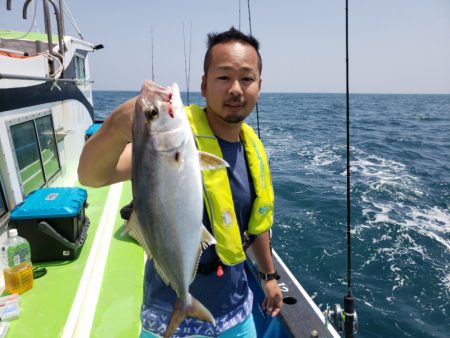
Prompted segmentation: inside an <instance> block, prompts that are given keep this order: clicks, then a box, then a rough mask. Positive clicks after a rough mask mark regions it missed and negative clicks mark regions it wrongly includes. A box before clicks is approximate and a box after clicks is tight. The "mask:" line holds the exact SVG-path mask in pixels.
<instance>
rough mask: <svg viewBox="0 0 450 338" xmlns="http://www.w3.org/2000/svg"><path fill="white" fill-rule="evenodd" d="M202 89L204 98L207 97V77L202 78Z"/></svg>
mask: <svg viewBox="0 0 450 338" xmlns="http://www.w3.org/2000/svg"><path fill="white" fill-rule="evenodd" d="M200 88H201V90H202V96H203V97H205V95H206V75H203V76H202V84H201V86H200Z"/></svg>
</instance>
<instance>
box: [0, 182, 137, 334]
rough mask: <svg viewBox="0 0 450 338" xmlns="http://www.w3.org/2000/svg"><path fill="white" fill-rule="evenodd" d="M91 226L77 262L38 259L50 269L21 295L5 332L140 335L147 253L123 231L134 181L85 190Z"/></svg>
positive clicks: (36, 264)
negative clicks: (124, 212) (122, 214)
mask: <svg viewBox="0 0 450 338" xmlns="http://www.w3.org/2000/svg"><path fill="white" fill-rule="evenodd" d="M87 190H88V203H89V207H88V208H87V209H86V214H87V216H88V217H89V219H90V227H89V230H88V235H87V237H86V241H85V243H84V246H83V248H82V250H81V253H80V255H79V256H78V258H77V259H75V260H73V261H64V262H51V263H49V262H45V263H35V264H33V266H34V267H36V266H42V267H45V268H46V269H47V274H46V275H44V276H43V277H41V278H38V279H36V280H35V281H34V286H33V288H32V289H31V290H29V291H27V292H25V293H23V294H22V295H20V317H19V318H18V319H16V320H13V321H11V322H10V328H9V331H8V334H7V337H14V338H21V337H23V338H29V337H36V338H40V337H49V338H55V337H137V336H138V333H139V327H140V323H139V309H140V305H141V300H142V284H143V283H142V281H143V274H144V253H143V250H142V248H141V247H140V246H138V245H137V244H136V243H135V242H134V241H132V240H131V239H129V238H128V237H126V236H125V237H122V236H121V230H122V227H123V220H122V219H121V218H120V214H119V211H120V208H121V207H122V206H123V205H125V204H127V203H129V202H130V200H131V185H130V184H129V183H123V184H116V185H114V186H111V187H106V188H100V189H87Z"/></svg>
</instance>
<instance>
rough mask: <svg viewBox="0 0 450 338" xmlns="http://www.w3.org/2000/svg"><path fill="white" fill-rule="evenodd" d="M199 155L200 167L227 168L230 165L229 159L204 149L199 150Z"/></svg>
mask: <svg viewBox="0 0 450 338" xmlns="http://www.w3.org/2000/svg"><path fill="white" fill-rule="evenodd" d="M198 157H199V159H200V168H201V169H202V170H207V169H218V168H227V167H229V166H230V165H229V164H228V163H227V161H225V160H223V159H221V158H220V157H218V156H216V155H213V154H211V153H207V152H204V151H199V152H198Z"/></svg>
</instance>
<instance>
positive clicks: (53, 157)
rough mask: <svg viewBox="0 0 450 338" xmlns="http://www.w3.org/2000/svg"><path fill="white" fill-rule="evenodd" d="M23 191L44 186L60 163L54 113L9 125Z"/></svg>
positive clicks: (25, 193)
mask: <svg viewBox="0 0 450 338" xmlns="http://www.w3.org/2000/svg"><path fill="white" fill-rule="evenodd" d="M9 128H10V133H11V138H12V142H13V144H14V152H15V155H16V156H15V157H16V163H17V167H18V172H19V177H20V180H21V182H22V190H23V193H24V195H25V196H26V195H28V194H29V193H30V192H32V191H33V190H36V189H38V188H41V187H43V186H44V185H45V184H46V183H48V182H49V181H50V180H51V179H52V178H53V177H54V176H55V175H56V173H57V172H59V171H60V169H61V166H60V163H59V158H58V150H57V147H56V139H55V133H54V127H53V121H52V118H51V115H45V116H37V117H34V118H33V119H28V120H27V121H25V122H21V123H17V124H14V125H10V127H9Z"/></svg>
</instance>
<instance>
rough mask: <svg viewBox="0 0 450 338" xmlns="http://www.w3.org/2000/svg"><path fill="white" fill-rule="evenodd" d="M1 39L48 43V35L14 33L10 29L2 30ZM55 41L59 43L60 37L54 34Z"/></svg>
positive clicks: (0, 30)
mask: <svg viewBox="0 0 450 338" xmlns="http://www.w3.org/2000/svg"><path fill="white" fill-rule="evenodd" d="M0 38H1V39H18V40H30V41H42V42H47V41H48V38H47V34H45V33H39V32H28V33H27V32H21V31H13V30H9V29H0ZM52 39H53V41H58V35H56V34H52Z"/></svg>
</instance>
